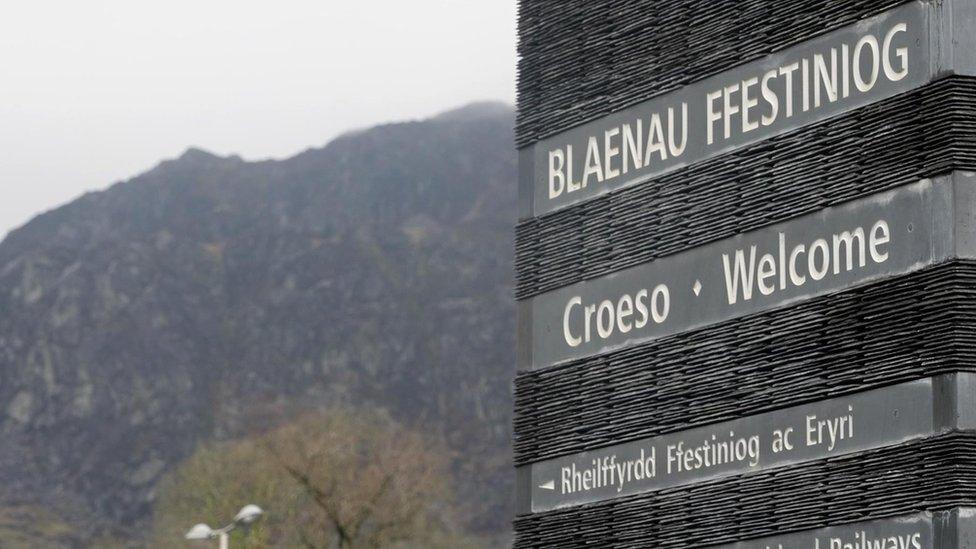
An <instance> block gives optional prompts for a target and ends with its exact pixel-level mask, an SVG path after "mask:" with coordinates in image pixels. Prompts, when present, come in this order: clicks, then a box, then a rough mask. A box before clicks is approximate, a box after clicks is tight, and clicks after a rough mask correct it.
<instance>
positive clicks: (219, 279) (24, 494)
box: [0, 104, 516, 545]
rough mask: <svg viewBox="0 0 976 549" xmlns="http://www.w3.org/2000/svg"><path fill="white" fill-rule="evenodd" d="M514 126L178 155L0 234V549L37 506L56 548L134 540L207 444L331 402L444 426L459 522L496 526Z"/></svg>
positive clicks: (501, 524)
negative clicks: (268, 157) (298, 149)
mask: <svg viewBox="0 0 976 549" xmlns="http://www.w3.org/2000/svg"><path fill="white" fill-rule="evenodd" d="M512 126H513V112H512V109H511V108H510V107H508V106H505V105H500V104H475V105H472V106H469V107H466V108H462V109H459V110H456V111H452V112H449V113H445V114H443V115H440V116H438V117H435V118H432V119H429V120H425V121H418V122H408V123H399V124H389V125H384V126H380V127H376V128H372V129H368V130H362V131H356V132H352V133H349V134H347V135H344V136H341V137H339V138H337V139H335V140H334V141H332V142H331V143H329V144H328V145H326V146H325V147H323V148H316V149H310V150H308V151H306V152H303V153H301V154H298V155H296V156H294V157H292V158H289V159H286V160H280V161H262V162H246V161H243V160H241V159H240V158H237V157H218V156H215V155H212V154H209V153H207V152H205V151H202V150H196V149H191V150H188V151H187V152H186V153H185V154H183V155H182V156H180V157H179V158H176V159H173V160H167V161H164V162H162V163H161V164H159V165H158V166H157V167H155V168H154V169H152V170H150V171H148V172H146V173H144V174H142V175H139V176H137V177H135V178H133V179H131V180H128V181H125V182H122V183H118V184H115V185H113V186H112V187H110V188H109V189H107V190H105V191H102V192H95V193H89V194H86V195H85V196H83V197H81V198H79V199H78V200H75V201H74V202H72V203H70V204H68V205H65V206H63V207H60V208H57V209H55V210H52V211H50V212H47V213H44V214H42V215H40V216H38V217H37V218H35V219H34V220H32V221H31V222H30V223H28V224H27V225H25V226H24V227H22V228H19V229H17V230H15V231H12V232H11V233H10V234H9V235H8V236H7V238H6V239H5V240H4V241H3V242H2V243H0V311H2V312H3V314H2V316H0V429H2V432H3V435H4V443H3V444H2V445H0V545H2V541H3V539H4V537H3V536H4V532H6V531H7V530H6V528H7V527H8V526H7V525H9V524H16V520H15V519H16V517H17V516H20V514H24V513H26V514H30V512H32V511H30V510H43V512H44V513H45V517H49V516H53V517H55V518H45V520H49V522H50V524H51V527H50V531H47V532H46V533H45V535H47V536H50V537H51V538H50V539H57V540H59V541H60V542H64V543H71V542H74V543H81V542H84V541H85V540H89V539H91V538H92V537H93V536H96V535H100V534H102V533H112V534H113V535H119V533H124V532H131V531H133V529H135V528H138V527H139V526H140V525H144V524H146V522H147V521H148V520H149V519H150V518H151V517H150V513H151V510H152V504H153V502H154V497H155V495H156V491H155V487H156V483H157V482H158V481H159V480H160V479H161V478H162V477H163V476H164V475H165V474H166V472H167V471H169V470H171V469H172V467H173V466H175V465H176V464H177V463H179V461H180V460H182V459H184V458H186V457H187V456H188V455H190V454H191V453H192V452H193V451H194V449H195V448H196V447H197V445H198V444H199V443H200V442H201V441H205V440H211V439H215V438H216V439H226V438H232V437H235V436H239V435H242V434H246V433H248V432H252V431H255V430H260V429H262V428H265V427H267V426H270V425H272V424H274V423H275V422H277V421H279V420H280V419H281V418H285V417H288V416H289V415H291V414H294V413H296V412H298V411H300V410H302V409H307V408H314V407H320V406H325V405H330V404H337V403H338V404H344V405H350V406H355V407H368V408H378V409H381V410H383V411H386V412H387V413H389V414H390V415H391V416H393V417H395V418H397V419H398V420H400V421H401V422H404V423H407V424H410V425H414V426H418V427H421V428H423V429H426V430H428V431H430V432H433V433H437V434H438V435H441V436H443V437H444V438H445V439H446V440H447V442H448V444H449V446H450V447H451V449H452V451H453V452H454V453H455V468H456V470H457V475H458V479H459V483H460V484H459V487H458V489H459V493H460V495H461V498H460V501H461V503H462V506H464V505H467V509H466V512H467V515H468V516H469V517H470V518H469V523H470V526H471V527H472V528H474V529H476V530H478V531H481V532H486V533H489V532H499V531H505V530H507V529H508V521H509V514H510V511H511V505H510V501H509V499H510V497H509V494H510V493H511V491H512V490H511V482H512V478H511V477H512V474H511V469H510V464H509V459H510V458H509V449H508V448H509V431H510V408H511V405H510V398H511V397H510V385H509V380H510V378H511V375H512V372H513V369H514V357H513V349H514V304H513V301H512V298H511V280H512V276H513V275H512V267H511V264H512V233H513V226H514V223H515V217H516V205H515V197H516V189H515V182H516V154H515V151H514V145H513V138H512ZM51 161H52V162H56V161H57V159H56V158H52V160H51ZM242 503H243V502H242ZM11 517H14V518H11ZM11 521H13V522H11ZM27 522H31V521H30V520H28V521H27ZM31 524H32V527H36V526H37V525H36V523H35V522H31ZM188 526H189V525H188ZM10 529H11V531H12V530H13V529H15V527H14V526H10Z"/></svg>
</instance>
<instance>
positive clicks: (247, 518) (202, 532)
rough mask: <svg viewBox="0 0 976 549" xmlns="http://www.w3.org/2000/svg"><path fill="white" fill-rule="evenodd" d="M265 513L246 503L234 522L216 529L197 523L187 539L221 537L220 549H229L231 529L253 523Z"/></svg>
mask: <svg viewBox="0 0 976 549" xmlns="http://www.w3.org/2000/svg"><path fill="white" fill-rule="evenodd" d="M263 514H264V511H262V510H261V508H260V507H258V506H257V505H254V504H249V505H245V506H244V507H241V510H240V511H238V512H237V514H236V515H235V516H234V522H232V523H230V524H228V525H227V526H224V527H223V528H218V529H216V530H214V529H213V528H211V527H209V526H207V525H206V524H203V523H200V524H197V525H195V526H194V527H193V528H190V531H189V532H187V533H186V539H192V540H201V539H219V540H220V549H227V544H228V543H229V539H230V532H231V530H233V529H234V528H237V527H238V526H247V525H248V524H251V523H252V522H254V521H256V520H258V519H259V518H261V515H263Z"/></svg>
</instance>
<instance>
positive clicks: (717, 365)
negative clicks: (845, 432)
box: [513, 0, 976, 549]
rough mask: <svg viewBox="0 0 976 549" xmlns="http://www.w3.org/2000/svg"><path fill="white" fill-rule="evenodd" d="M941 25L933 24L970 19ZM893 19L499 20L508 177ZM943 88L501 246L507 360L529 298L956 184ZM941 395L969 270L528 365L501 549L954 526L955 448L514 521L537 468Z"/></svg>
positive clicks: (961, 136) (975, 142)
mask: <svg viewBox="0 0 976 549" xmlns="http://www.w3.org/2000/svg"><path fill="white" fill-rule="evenodd" d="M946 2H948V3H949V4H952V5H954V6H956V8H954V9H956V12H953V13H960V12H961V10H960V9H959V8H958V7H959V6H961V5H964V4H965V5H968V4H969V3H970V2H969V0H946ZM912 3H917V4H929V3H934V2H916V1H913V2H912ZM906 4H909V3H908V2H904V1H902V0H817V1H813V0H791V1H788V2H784V1H776V0H736V1H734V2H733V1H726V0H520V5H519V55H520V61H519V82H518V94H519V97H518V117H517V127H516V141H517V146H518V147H519V149H520V151H521V152H522V153H523V159H524V158H526V157H527V156H528V155H530V154H531V151H532V150H533V147H534V146H536V145H537V144H538V143H539V142H540V141H541V140H543V139H547V138H553V137H558V136H559V135H560V134H562V133H563V132H567V131H569V130H571V129H573V128H576V127H578V126H580V125H585V124H588V123H594V122H596V121H599V120H600V119H602V118H603V117H606V116H608V115H611V114H612V113H616V112H619V111H621V110H622V109H625V108H628V107H631V106H634V105H638V104H640V103H641V102H644V101H648V100H651V99H653V98H656V97H663V96H665V95H666V94H668V93H672V92H675V91H676V90H680V89H682V88H683V87H684V86H688V85H690V84H693V83H695V82H699V81H702V80H703V79H706V78H710V77H713V76H715V75H717V74H719V73H722V72H723V71H726V70H729V69H732V68H734V67H737V66H741V65H743V64H746V63H750V62H761V60H762V59H764V58H765V57H767V56H770V55H776V54H777V53H779V52H782V51H783V50H785V49H787V48H789V47H791V46H794V45H796V44H800V43H802V42H804V41H807V40H811V39H814V38H816V37H820V36H824V35H826V34H828V33H831V32H835V31H839V30H841V29H844V28H855V27H856V26H857V25H858V24H859V22H862V21H865V20H868V19H869V18H872V17H878V16H882V15H883V14H885V13H886V12H889V11H890V10H893V9H897V8H899V7H901V6H904V5H906ZM935 26H936V25H935V23H933V28H935ZM931 32H939V31H938V30H935V31H931ZM973 33H974V34H976V28H973ZM959 55H962V54H959ZM971 55H972V56H973V57H974V59H976V51H973V52H972V53H971ZM974 65H976V63H974ZM963 72H965V71H955V72H954V71H944V73H933V74H932V76H931V78H930V80H931V81H929V82H926V83H925V84H924V85H921V86H918V87H917V88H915V89H911V90H908V91H905V92H902V93H897V94H894V95H893V96H891V97H886V98H883V99H882V100H879V101H873V102H871V103H870V104H866V105H862V106H858V107H857V108H852V109H850V110H847V111H846V112H843V113H840V114H837V115H836V116H830V117H827V118H825V119H822V120H816V121H813V122H811V123H807V124H803V125H801V126H799V127H795V128H791V129H788V130H787V131H783V132H779V133H777V134H776V135H772V136H770V137H767V138H763V139H760V140H758V141H755V142H752V143H749V144H746V145H744V146H741V147H735V148H731V149H729V150H726V151H722V152H720V153H719V154H716V155H713V156H711V157H709V158H703V159H701V160H700V161H695V162H691V163H688V164H687V165H683V166H680V167H678V168H676V169H673V170H669V171H667V172H666V173H661V174H656V175H653V176H651V177H648V178H645V179H644V180H641V181H639V182H636V183H634V184H631V185H627V186H624V187H622V188H619V189H613V190H611V191H609V192H601V193H596V194H594V195H592V196H587V197H586V198H585V199H584V200H581V201H579V202H577V203H573V204H570V205H568V206H565V207H560V208H558V209H555V210H553V211H533V210H532V208H531V207H528V208H527V209H526V210H525V211H526V213H524V214H523V215H522V217H521V219H520V220H519V222H518V225H517V228H516V242H515V248H516V287H515V298H516V300H517V301H518V302H519V304H520V311H521V313H520V314H521V315H522V317H523V318H521V319H520V333H519V338H520V345H522V346H528V347H531V344H532V342H531V339H532V337H533V332H532V330H531V329H530V325H531V323H532V322H533V321H538V320H539V319H537V318H536V319H533V318H531V314H530V313H529V312H528V311H530V310H531V303H532V302H533V300H534V299H538V298H541V297H544V296H545V295H547V293H549V292H553V291H555V290H558V289H561V288H566V287H568V286H571V285H574V284H581V283H586V282H589V281H596V280H600V279H602V278H605V277H611V276H614V275H616V274H618V273H621V272H623V271H625V270H626V269H630V268H633V267H635V266H639V265H644V264H648V263H650V262H655V261H667V260H668V259H669V258H673V257H675V256H676V255H677V254H681V253H684V252H687V251H689V250H693V249H696V248H698V247H702V246H705V245H708V244H710V243H715V242H718V241H721V240H723V239H729V238H732V237H736V236H737V235H742V234H744V233H748V232H750V231H755V230H759V229H762V228H764V227H768V226H770V225H773V224H777V223H784V222H789V221H790V220H793V219H796V218H799V217H801V216H807V215H811V214H814V213H816V212H819V211H822V210H824V209H826V208H833V207H837V206H841V205H844V204H848V203H850V202H852V201H856V200H866V199H869V198H870V197H873V196H877V195H881V194H882V193H886V192H889V191H893V190H896V189H899V188H903V187H905V186H908V185H912V184H915V183H917V182H918V181H920V180H925V179H934V178H938V177H941V176H947V175H949V174H953V173H959V172H967V171H976V77H974V76H969V75H966V74H963ZM579 154H583V153H582V152H580V153H579ZM520 184H521V185H523V186H525V185H543V184H545V182H544V181H543V182H540V181H537V180H532V179H529V180H523V181H521V183H520ZM521 194H522V196H523V197H524V196H525V195H526V194H527V193H525V192H524V189H523V192H522V193H521ZM974 224H976V222H974ZM960 372H970V373H976V260H974V259H971V258H954V259H950V260H949V261H944V262H940V263H938V264H934V265H928V266H925V267H922V268H919V269H916V270H912V271H911V272H907V273H897V274H894V275H892V276H885V277H878V278H874V279H871V280H868V281H865V282H864V283H859V284H856V285H852V286H851V287H848V288H843V289H841V290H838V291H831V292H828V293H824V294H822V295H811V296H810V297H809V298H806V299H802V300H795V301H792V302H790V303H788V304H785V305H783V306H778V307H772V308H769V309H768V310H763V311H760V312H757V313H751V314H746V315H741V316H736V317H733V318H730V319H728V320H723V321H721V322H717V323H712V324H708V325H703V326H695V327H692V328H690V329H687V330H682V331H680V332H677V333H672V334H667V335H664V336H662V337H654V338H648V339H646V340H641V341H635V342H633V343H631V344H627V345H623V346H618V347H614V348H607V349H606V350H602V351H601V352H596V353H592V354H588V355H587V356H579V357H577V358H572V359H569V360H562V361H559V362H558V363H554V364H533V363H532V362H531V359H529V360H528V362H523V363H522V364H520V369H519V372H518V373H517V375H516V379H515V384H514V386H515V389H514V390H515V420H514V433H515V434H514V443H513V445H514V459H515V465H516V468H517V469H518V470H519V483H520V493H519V496H518V497H519V498H520V500H522V501H521V503H520V505H519V512H518V515H517V516H516V517H515V520H514V529H515V547H521V548H530V547H533V548H535V547H666V548H674V549H679V548H689V547H708V546H713V545H716V546H717V545H723V544H730V543H735V542H745V541H748V540H757V539H760V538H766V537H769V536H775V535H780V534H789V533H794V532H801V531H807V530H816V529H822V528H827V527H833V526H840V525H850V524H858V523H862V522H865V521H874V520H881V519H888V518H896V517H902V516H908V515H912V514H915V513H940V512H944V511H950V510H953V509H959V508H968V507H976V432H973V431H970V430H966V429H960V430H948V431H944V432H936V433H933V434H931V436H924V437H919V438H914V439H911V440H907V441H892V442H891V444H888V445H884V446H882V447H878V448H871V449H867V450H863V451H856V452H850V453H846V454H844V455H836V456H829V457H822V458H819V459H814V460H808V461H804V462H799V463H793V464H788V465H784V466H779V467H774V468H761V469H757V470H753V471H746V472H742V473H739V474H733V475H725V476H721V477H718V478H707V479H703V480H701V481H697V482H692V483H686V484H682V485H678V486H672V487H668V488H663V489H659V490H649V491H645V492H642V493H637V494H629V495H623V496H620V497H609V498H604V499H601V500H599V501H593V502H586V503H580V504H570V505H565V506H560V507H559V508H554V509H542V510H535V509H533V506H532V504H531V495H530V490H529V489H530V488H532V487H531V486H523V485H526V484H532V483H533V482H534V481H533V479H531V478H530V476H529V474H528V473H527V471H529V470H530V469H531V467H532V466H533V464H537V463H540V462H543V461H546V460H554V459H558V458H560V457H564V456H569V455H574V454H579V453H584V452H591V451H594V450H598V449H602V448H608V447H611V446H614V445H618V444H621V443H625V442H629V441H640V440H643V439H649V438H651V437H657V436H661V435H666V434H671V433H680V432H683V431H687V430H689V429H693V428H696V427H701V426H707V425H714V424H718V423H721V422H725V421H732V420H738V419H742V418H748V417H750V416H753V415H756V414H761V413H765V412H770V411H775V410H781V409H786V408H790V407H796V406H802V405H803V404H805V403H814V402H818V401H822V400H825V399H831V398H837V397H843V396H845V395H853V394H857V393H861V392H864V391H869V390H874V389H879V388H884V387H890V386H893V385H896V384H899V383H905V382H910V381H913V380H920V379H925V378H932V377H934V376H941V375H946V374H953V373H960ZM973 413H974V414H976V410H973ZM892 421H897V418H893V419H892ZM535 483H536V484H537V482H535ZM557 489H558V479H557Z"/></svg>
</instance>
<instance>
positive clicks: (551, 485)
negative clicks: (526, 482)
mask: <svg viewBox="0 0 976 549" xmlns="http://www.w3.org/2000/svg"><path fill="white" fill-rule="evenodd" d="M539 488H542V489H543V490H555V489H556V481H555V480H550V481H549V482H543V483H542V484H540V485H539Z"/></svg>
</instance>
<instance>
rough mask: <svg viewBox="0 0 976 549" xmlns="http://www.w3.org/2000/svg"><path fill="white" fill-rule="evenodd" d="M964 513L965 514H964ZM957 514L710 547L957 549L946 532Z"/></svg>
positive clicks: (743, 548)
mask: <svg viewBox="0 0 976 549" xmlns="http://www.w3.org/2000/svg"><path fill="white" fill-rule="evenodd" d="M966 511H967V512H968V510H966ZM959 512H960V511H945V512H940V513H937V514H935V515H933V514H932V513H918V514H915V515H911V516H908V517H900V518H894V519H884V520H875V521H870V522H861V523H856V524H845V525H843V526H829V527H827V528H820V529H817V530H808V531H806V532H797V533H792V534H783V535H778V536H770V537H768V538H763V539H758V540H752V541H743V542H739V543H730V544H726V545H713V546H711V547H712V548H713V549H875V548H877V549H960V548H961V547H963V546H961V545H958V544H957V540H956V539H955V537H954V536H952V535H950V533H949V532H948V531H947V530H948V529H949V528H951V525H952V524H953V522H954V521H955V520H957V519H956V516H957V515H958V514H959Z"/></svg>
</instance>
